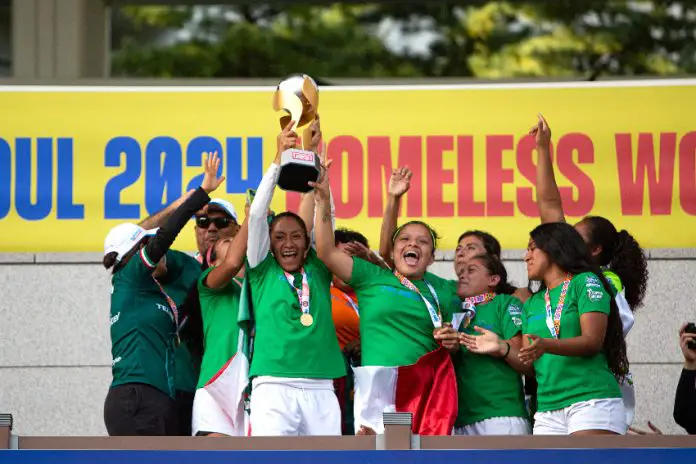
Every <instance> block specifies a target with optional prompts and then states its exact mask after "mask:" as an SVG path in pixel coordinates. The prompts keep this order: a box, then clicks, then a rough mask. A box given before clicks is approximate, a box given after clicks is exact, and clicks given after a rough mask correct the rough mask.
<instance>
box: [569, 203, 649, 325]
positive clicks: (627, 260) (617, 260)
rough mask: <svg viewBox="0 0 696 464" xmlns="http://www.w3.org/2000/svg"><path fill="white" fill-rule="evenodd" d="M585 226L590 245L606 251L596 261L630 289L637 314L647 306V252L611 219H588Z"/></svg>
mask: <svg viewBox="0 0 696 464" xmlns="http://www.w3.org/2000/svg"><path fill="white" fill-rule="evenodd" d="M581 222H582V223H583V224H586V225H587V226H588V229H589V243H588V245H589V246H590V247H593V246H599V247H601V248H602V251H601V253H600V254H599V256H597V258H596V259H595V261H596V262H597V264H599V265H600V266H605V267H607V268H609V270H610V271H612V272H615V273H616V275H618V276H619V279H621V283H622V284H623V287H624V288H625V289H626V301H627V302H628V306H630V307H631V311H633V312H635V311H636V310H637V309H638V308H640V307H641V306H643V299H644V298H645V290H646V289H647V286H648V262H647V260H646V258H645V253H644V252H643V249H642V248H641V247H640V244H639V243H638V242H637V241H636V239H635V238H633V236H632V235H631V234H629V233H628V232H627V231H625V230H622V231H621V232H617V231H616V227H614V224H612V223H611V221H609V220H608V219H605V218H603V217H600V216H587V217H586V218H584V219H583V220H582V221H581Z"/></svg>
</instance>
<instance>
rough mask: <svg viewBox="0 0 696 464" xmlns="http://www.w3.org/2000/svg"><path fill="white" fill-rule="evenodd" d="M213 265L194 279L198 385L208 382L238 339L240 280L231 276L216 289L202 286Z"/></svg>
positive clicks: (235, 350) (218, 370)
mask: <svg viewBox="0 0 696 464" xmlns="http://www.w3.org/2000/svg"><path fill="white" fill-rule="evenodd" d="M212 270H213V268H209V269H206V270H205V272H204V273H203V274H202V275H201V277H200V278H199V279H198V295H199V299H200V302H201V316H202V317H203V361H202V363H201V374H200V377H199V378H198V388H202V387H204V386H205V385H206V384H207V383H208V382H210V381H211V380H212V379H213V378H214V377H215V376H216V375H217V374H218V373H219V372H220V371H221V370H222V368H223V367H225V365H226V364H227V362H228V361H229V360H230V359H232V357H233V356H234V355H235V353H237V342H238V340H239V326H238V325H237V317H238V313H239V296H240V295H241V292H242V280H241V279H233V280H231V281H230V282H228V283H227V284H225V285H224V286H222V287H220V288H209V287H206V286H205V279H206V278H207V277H208V274H210V271H212Z"/></svg>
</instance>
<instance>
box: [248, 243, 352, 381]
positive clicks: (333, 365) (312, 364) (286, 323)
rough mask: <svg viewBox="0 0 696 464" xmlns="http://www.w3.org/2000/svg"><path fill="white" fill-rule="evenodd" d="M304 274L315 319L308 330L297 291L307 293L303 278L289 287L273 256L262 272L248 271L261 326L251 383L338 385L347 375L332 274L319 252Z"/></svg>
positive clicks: (260, 268) (263, 264)
mask: <svg viewBox="0 0 696 464" xmlns="http://www.w3.org/2000/svg"><path fill="white" fill-rule="evenodd" d="M304 271H305V273H306V274H307V280H308V285H309V314H310V315H311V316H312V318H313V322H312V325H310V326H309V327H305V326H304V325H302V324H301V323H300V316H301V315H302V311H301V309H300V302H299V299H298V296H297V291H296V289H301V288H302V273H300V272H297V273H295V274H292V280H293V282H292V283H290V282H289V281H288V279H287V278H286V277H285V272H284V271H283V269H282V268H281V267H280V265H279V264H278V262H277V261H276V260H275V258H274V257H273V255H272V254H271V253H270V252H269V253H268V255H266V257H265V258H264V260H263V261H261V262H260V263H259V265H258V266H256V267H251V266H247V274H246V277H247V279H249V284H250V286H251V297H252V301H253V307H254V319H255V321H256V337H255V340H254V354H253V357H252V361H251V368H250V372H249V376H250V377H255V376H261V375H268V376H273V377H291V378H309V379H335V378H338V377H343V376H344V375H346V368H345V364H344V360H343V355H342V354H341V349H340V348H339V346H338V339H337V338H336V329H335V327H334V324H333V317H332V314H331V279H332V275H331V272H329V270H328V269H327V268H326V266H325V265H324V263H322V262H321V261H320V260H319V258H318V257H317V254H316V252H315V251H314V249H310V250H309V252H308V254H307V259H306V260H305V265H304Z"/></svg>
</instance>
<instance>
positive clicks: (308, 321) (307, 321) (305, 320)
mask: <svg viewBox="0 0 696 464" xmlns="http://www.w3.org/2000/svg"><path fill="white" fill-rule="evenodd" d="M300 323H301V324H302V325H303V326H305V327H309V326H310V325H312V324H314V318H313V317H312V315H311V314H308V313H305V314H303V315H302V316H300Z"/></svg>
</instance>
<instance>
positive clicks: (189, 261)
mask: <svg viewBox="0 0 696 464" xmlns="http://www.w3.org/2000/svg"><path fill="white" fill-rule="evenodd" d="M175 257H176V260H177V263H176V270H177V272H176V274H174V273H170V272H169V271H167V275H166V276H164V277H163V278H161V279H160V283H161V284H162V287H164V291H165V292H167V295H169V297H170V298H171V299H172V300H174V302H175V303H176V304H177V306H179V307H181V305H182V304H183V303H184V300H186V296H187V295H188V294H189V292H190V291H191V290H192V289H193V287H194V285H196V281H197V280H198V276H200V275H201V264H200V263H199V262H198V261H196V259H195V258H192V257H191V256H189V255H187V254H186V253H181V252H179V251H176V252H175ZM169 265H170V263H169V254H167V267H168V268H169ZM170 276H174V278H170ZM179 317H185V314H182V313H179ZM181 322H183V321H182V320H180V321H179V323H181ZM174 369H175V374H174V389H175V390H179V391H186V392H194V391H196V382H197V381H198V371H199V369H200V366H199V365H198V364H197V363H196V362H194V360H193V357H192V356H191V353H190V352H189V350H188V346H187V345H186V343H183V342H182V343H181V344H179V345H178V346H176V347H175V348H174Z"/></svg>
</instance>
